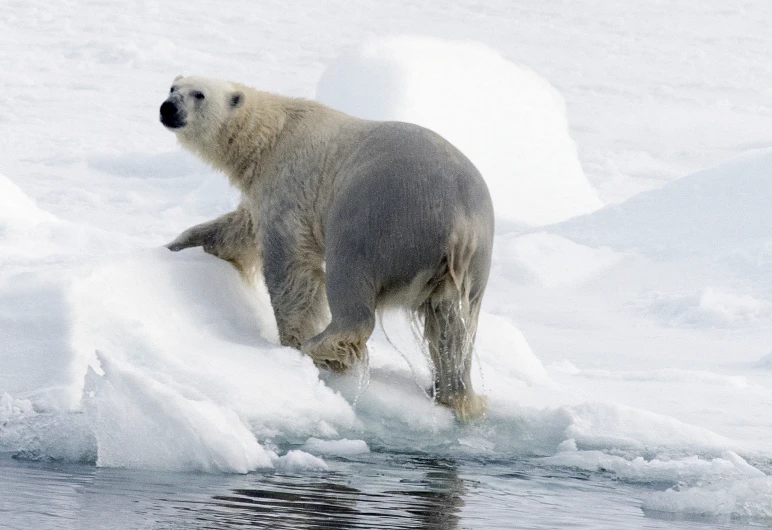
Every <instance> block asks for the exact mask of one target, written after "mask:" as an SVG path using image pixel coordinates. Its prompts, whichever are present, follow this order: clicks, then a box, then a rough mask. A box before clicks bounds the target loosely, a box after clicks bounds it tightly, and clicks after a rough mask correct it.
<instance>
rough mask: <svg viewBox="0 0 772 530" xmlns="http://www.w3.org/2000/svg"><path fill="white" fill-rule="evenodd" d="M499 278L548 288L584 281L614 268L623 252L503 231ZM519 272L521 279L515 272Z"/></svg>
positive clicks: (497, 252) (497, 254)
mask: <svg viewBox="0 0 772 530" xmlns="http://www.w3.org/2000/svg"><path fill="white" fill-rule="evenodd" d="M493 252H494V257H493V267H494V268H495V269H496V273H498V274H497V276H498V277H501V278H507V277H509V278H511V279H514V280H516V281H517V280H521V279H526V280H533V281H534V282H535V283H537V284H538V285H543V286H544V287H547V288H549V289H552V288H556V287H562V286H566V285H573V284H577V283H581V282H583V281H585V280H588V279H590V278H593V277H595V276H597V275H599V274H601V273H602V272H604V271H606V270H608V269H610V268H612V267H614V266H615V265H617V264H618V263H620V262H621V261H622V259H623V258H624V255H623V254H621V253H619V252H615V251H613V250H611V249H610V248H608V247H600V248H592V247H588V246H585V245H579V244H577V243H574V242H573V241H571V240H569V239H566V238H565V237H561V236H559V235H556V234H549V233H546V232H537V233H531V234H525V235H517V234H504V235H502V236H499V237H497V238H496V241H495V244H494V247H493ZM513 270H517V271H519V272H520V276H521V277H520V278H518V276H517V275H515V274H513V272H512V271H513Z"/></svg>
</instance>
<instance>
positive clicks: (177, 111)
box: [161, 99, 185, 129]
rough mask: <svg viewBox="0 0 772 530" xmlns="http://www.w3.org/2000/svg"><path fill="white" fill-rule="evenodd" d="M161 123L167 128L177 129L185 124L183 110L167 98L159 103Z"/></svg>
mask: <svg viewBox="0 0 772 530" xmlns="http://www.w3.org/2000/svg"><path fill="white" fill-rule="evenodd" d="M161 123H163V124H164V126H166V127H168V128H169V129H179V128H180V127H184V126H185V111H184V109H181V108H180V107H178V106H177V103H176V102H174V101H171V99H167V100H166V101H164V102H163V104H162V105H161Z"/></svg>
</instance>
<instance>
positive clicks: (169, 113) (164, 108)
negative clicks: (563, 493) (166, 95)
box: [161, 101, 177, 118]
mask: <svg viewBox="0 0 772 530" xmlns="http://www.w3.org/2000/svg"><path fill="white" fill-rule="evenodd" d="M176 114H177V105H175V104H174V103H172V102H171V101H164V102H163V105H161V116H162V117H164V118H173V117H174V116H176Z"/></svg>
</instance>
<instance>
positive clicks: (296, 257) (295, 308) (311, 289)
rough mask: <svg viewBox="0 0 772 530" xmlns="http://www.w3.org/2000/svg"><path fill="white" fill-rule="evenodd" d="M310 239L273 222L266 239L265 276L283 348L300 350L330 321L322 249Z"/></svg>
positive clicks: (264, 252) (264, 239)
mask: <svg viewBox="0 0 772 530" xmlns="http://www.w3.org/2000/svg"><path fill="white" fill-rule="evenodd" d="M308 240H309V238H303V237H302V236H301V234H298V233H294V232H293V231H292V230H290V229H288V227H285V226H283V225H282V224H281V223H278V222H275V223H271V224H270V225H269V226H268V227H267V228H266V233H265V234H264V238H263V245H262V246H263V255H264V263H263V276H264V277H265V285H266V287H267V288H268V293H269V294H270V295H271V306H272V307H273V312H274V316H275V317H276V325H277V327H278V328H279V339H280V341H281V344H282V346H291V347H293V348H296V349H298V350H299V349H300V346H301V344H303V343H304V342H305V341H306V340H307V339H309V338H310V337H313V336H314V335H316V333H318V332H319V330H320V329H321V328H322V327H323V326H324V324H325V321H326V320H327V319H328V313H329V312H328V310H327V296H326V294H325V275H324V269H323V268H322V255H321V252H320V251H319V249H315V248H314V245H312V244H310V243H308Z"/></svg>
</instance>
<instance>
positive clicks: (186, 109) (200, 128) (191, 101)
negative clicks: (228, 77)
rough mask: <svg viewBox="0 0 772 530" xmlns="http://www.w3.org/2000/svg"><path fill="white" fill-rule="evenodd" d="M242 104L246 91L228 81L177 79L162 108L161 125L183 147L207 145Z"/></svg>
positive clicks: (198, 78) (194, 78)
mask: <svg viewBox="0 0 772 530" xmlns="http://www.w3.org/2000/svg"><path fill="white" fill-rule="evenodd" d="M243 101H244V93H243V91H242V90H241V89H240V88H239V87H238V86H236V85H235V84H234V83H231V82H229V81H221V80H219V79H209V78H205V77H183V76H177V78H175V80H174V83H172V88H171V90H170V91H169V97H168V98H166V101H164V102H163V104H162V105H161V109H160V118H161V123H163V124H164V126H166V128H167V129H169V130H171V131H173V132H174V133H175V134H177V138H178V139H179V140H180V141H181V142H183V143H189V142H193V141H195V142H196V143H198V142H206V141H207V140H210V139H211V138H212V137H213V135H215V134H216V133H217V131H219V129H220V127H221V126H222V124H223V122H224V121H225V120H227V118H228V116H229V114H230V113H231V112H233V111H234V110H235V109H237V108H239V106H241V104H242V102H243Z"/></svg>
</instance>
